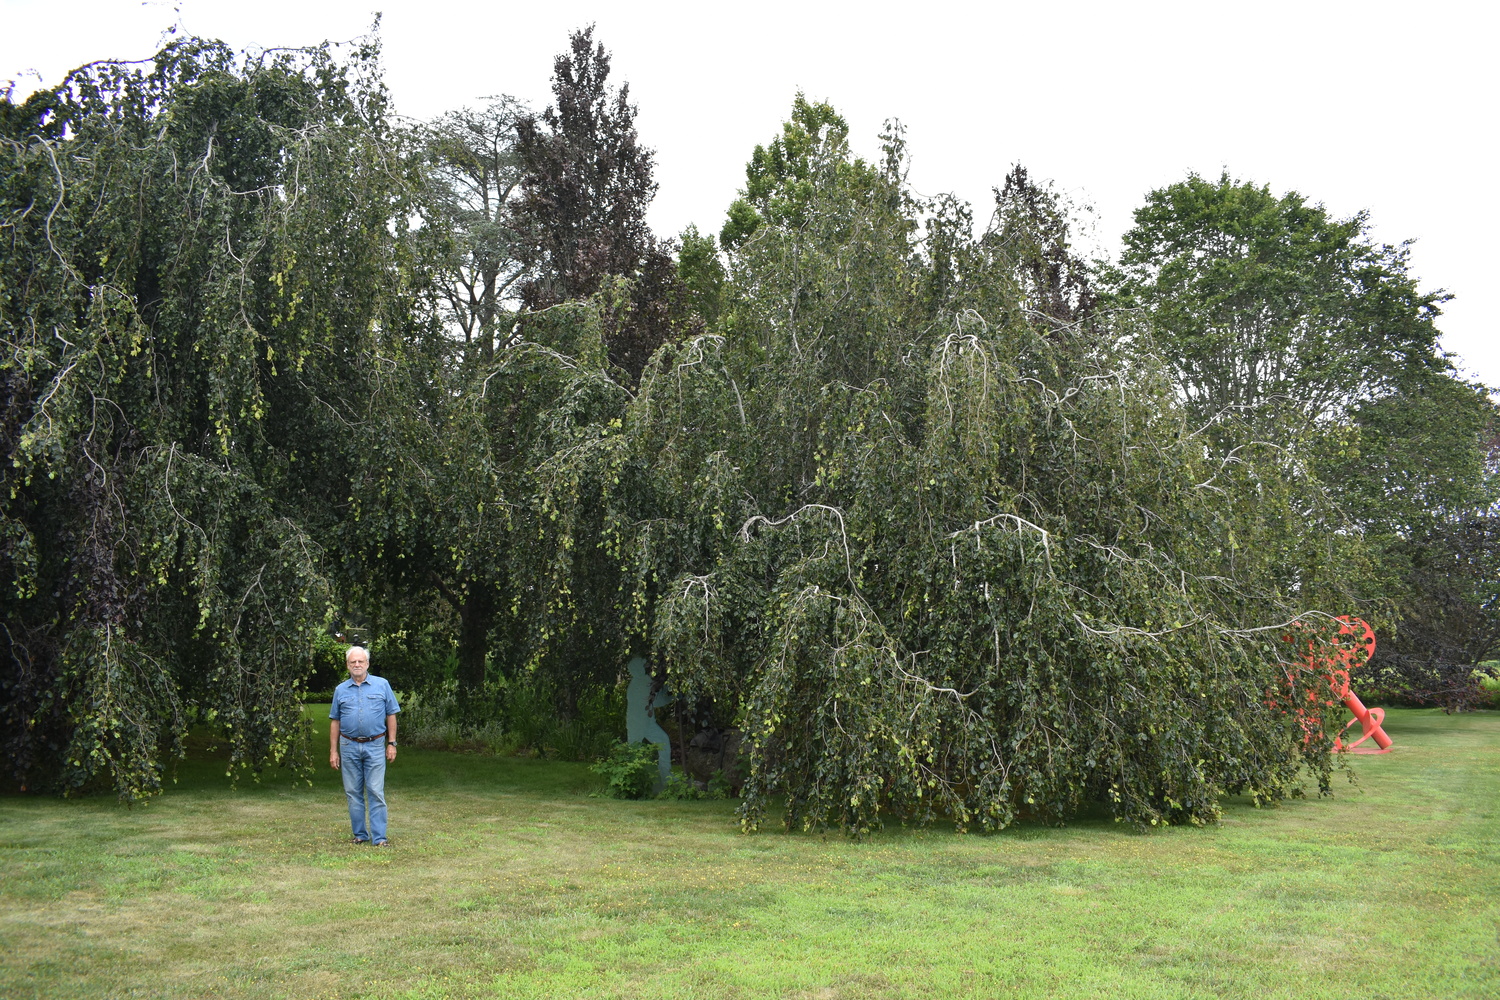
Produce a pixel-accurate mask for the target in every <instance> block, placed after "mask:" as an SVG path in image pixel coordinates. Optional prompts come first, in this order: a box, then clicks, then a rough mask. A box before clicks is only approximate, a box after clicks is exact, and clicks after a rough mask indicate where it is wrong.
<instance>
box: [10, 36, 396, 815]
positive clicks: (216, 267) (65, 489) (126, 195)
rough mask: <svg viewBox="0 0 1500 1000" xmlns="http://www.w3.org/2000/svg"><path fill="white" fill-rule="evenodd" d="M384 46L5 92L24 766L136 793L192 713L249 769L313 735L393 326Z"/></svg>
mask: <svg viewBox="0 0 1500 1000" xmlns="http://www.w3.org/2000/svg"><path fill="white" fill-rule="evenodd" d="M373 59H374V52H373V51H371V50H368V49H364V50H360V51H358V52H356V53H354V54H353V56H352V58H351V59H350V60H349V61H347V62H345V63H340V62H339V61H337V60H336V59H334V57H333V54H332V53H331V52H330V51H328V50H326V49H320V50H315V51H311V52H279V53H268V54H266V55H264V56H261V57H257V58H241V57H239V56H236V55H235V54H234V53H232V52H231V51H229V50H227V49H225V48H224V47H222V46H220V45H217V44H208V43H201V42H197V41H185V42H179V43H175V44H173V45H171V46H169V47H168V48H167V49H165V50H163V51H162V52H161V53H160V54H159V55H158V56H157V57H156V58H155V60H154V61H152V62H150V63H149V64H146V65H141V66H138V65H120V64H98V65H94V66H90V67H85V68H84V69H81V70H78V71H76V72H75V73H73V74H72V75H71V76H69V78H68V79H67V80H66V81H65V82H64V83H63V84H62V86H60V87H59V88H57V89H56V90H54V91H52V92H47V93H41V94H38V95H36V96H34V97H32V98H31V99H30V100H29V101H27V102H26V103H25V104H24V105H20V106H14V105H7V106H6V115H5V127H6V134H5V135H4V136H3V137H0V156H3V157H4V161H5V163H4V167H3V169H0V240H3V246H4V250H3V255H0V336H3V337H4V341H5V343H4V349H5V352H4V357H3V360H0V378H3V379H4V383H5V414H6V415H5V421H4V431H3V443H4V451H5V462H4V471H3V473H0V475H3V477H4V487H5V490H4V494H3V496H0V502H3V504H4V509H3V515H0V516H3V524H4V534H5V538H6V543H5V561H4V573H5V581H4V586H3V591H0V601H3V602H4V611H3V614H4V624H5V628H6V630H7V632H8V639H9V643H8V652H7V655H6V656H5V658H4V661H3V663H0V684H3V690H4V692H5V694H4V701H3V708H0V712H3V728H4V741H5V749H6V754H7V758H8V759H9V760H10V761H11V762H12V767H13V769H14V772H15V773H16V775H17V776H18V777H19V778H20V780H21V781H22V782H23V783H24V784H25V785H27V786H29V787H38V788H58V789H80V788H85V787H88V786H91V785H93V784H96V783H104V784H108V785H112V786H113V787H114V788H116V789H117V790H118V791H119V792H120V794H121V795H123V796H126V797H133V796H136V795H139V794H142V793H145V792H148V791H150V790H152V789H154V788H156V787H158V786H159V784H160V780H161V767H162V761H163V757H164V755H165V753H166V752H168V751H169V750H170V748H171V747H172V746H173V744H174V742H175V741H177V740H179V739H180V737H181V735H182V733H183V729H184V721H185V718H186V717H187V716H189V715H192V716H196V717H197V718H199V719H203V720H206V721H209V722H211V723H212V724H213V725H214V726H215V727H216V728H217V729H218V730H219V731H220V732H221V733H222V735H223V737H224V739H225V740H226V741H227V742H228V744H229V746H230V747H231V759H232V761H233V762H234V763H235V764H236V765H242V766H253V767H256V768H259V767H261V766H263V765H264V764H266V763H270V762H275V761H282V760H286V759H288V758H289V757H290V756H292V755H294V754H295V752H296V750H297V748H298V747H299V746H300V742H301V741H300V739H298V738H297V736H296V733H297V728H298V725H299V719H300V710H299V707H298V700H299V699H298V688H299V685H300V684H301V682H302V679H303V678H304V676H305V675H306V673H307V667H308V647H309V641H310V636H311V634H312V633H313V632H314V631H315V630H316V629H318V628H319V627H320V626H321V624H322V621H323V617H324V612H325V608H326V605H327V599H328V592H329V577H328V572H327V570H326V567H325V565H324V557H323V554H322V542H323V540H324V539H325V538H326V537H327V536H326V534H325V531H326V529H327V528H328V526H330V525H332V524H334V523H335V522H336V519H337V515H336V511H335V510H333V509H331V506H330V505H331V504H335V503H336V502H337V501H338V500H340V499H342V496H344V495H346V493H347V490H346V488H345V487H344V485H343V479H344V478H345V466H344V458H345V453H344V439H345V433H344V432H345V429H346V428H347V426H348V424H349V422H350V420H351V418H353V417H354V415H357V414H358V413H360V412H361V410H362V409H363V406H362V402H361V397H362V392H361V384H362V383H361V373H360V372H359V370H358V369H359V367H360V365H361V364H362V363H363V361H364V360H365V359H368V358H370V357H372V356H373V355H374V354H375V353H376V352H377V351H378V350H379V348H378V347H377V346H376V342H377V341H378V340H379V339H380V338H381V335H382V334H383V333H385V332H388V331H393V330H399V329H400V327H401V324H402V322H403V319H402V316H401V311H402V308H403V296H402V295H401V294H400V275H399V268H398V267H396V265H395V260H396V258H397V256H398V255H399V247H400V241H399V228H400V220H401V219H402V217H403V213H402V211H401V207H400V191H401V189H402V187H403V181H402V179H401V175H400V174H401V165H400V164H399V163H397V162H394V161H393V160H392V158H391V155H390V151H389V149H388V148H387V147H386V145H385V144H384V143H382V142H381V141H380V137H381V134H382V130H383V128H384V125H383V121H384V116H385V100H384V95H383V92H382V90H381V89H380V86H379V81H378V77H375V76H373V75H371V71H372V70H373V65H372V63H373ZM393 227H394V231H395V233H396V236H397V238H393Z"/></svg>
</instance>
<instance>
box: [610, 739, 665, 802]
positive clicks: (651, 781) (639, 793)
mask: <svg viewBox="0 0 1500 1000" xmlns="http://www.w3.org/2000/svg"><path fill="white" fill-rule="evenodd" d="M659 760H660V755H659V751H658V750H657V749H656V745H655V744H654V743H650V742H647V741H646V740H642V741H641V742H639V743H626V742H625V741H624V740H621V741H620V742H618V743H616V744H615V745H614V747H613V748H612V749H611V750H610V751H609V754H608V756H606V757H604V758H603V759H602V760H600V761H598V762H597V763H595V764H594V766H593V767H591V768H590V770H591V771H593V772H594V773H595V774H597V775H599V776H600V777H601V778H603V779H604V787H605V791H607V792H608V793H609V794H610V795H612V796H614V797H615V798H617V799H644V798H645V797H646V796H648V795H650V794H651V790H652V789H653V788H655V787H656V778H657V775H658V774H659V773H660V772H659V770H658V769H659V767H660V764H659ZM673 777H676V775H673ZM669 783H670V782H669Z"/></svg>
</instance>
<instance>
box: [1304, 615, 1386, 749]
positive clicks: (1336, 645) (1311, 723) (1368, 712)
mask: <svg viewBox="0 0 1500 1000" xmlns="http://www.w3.org/2000/svg"><path fill="white" fill-rule="evenodd" d="M1334 621H1335V622H1337V623H1338V631H1337V632H1333V633H1331V634H1330V633H1327V632H1324V633H1322V634H1317V635H1310V634H1308V633H1310V632H1312V629H1310V628H1308V627H1306V626H1302V627H1301V628H1302V636H1305V637H1306V638H1305V642H1306V643H1307V653H1306V657H1305V659H1304V662H1305V663H1306V666H1304V667H1302V668H1301V670H1302V671H1306V672H1310V673H1312V674H1314V675H1315V676H1317V677H1319V678H1321V679H1322V680H1323V681H1325V682H1326V683H1327V685H1328V690H1329V691H1330V692H1331V693H1332V694H1333V697H1334V698H1335V699H1337V701H1341V702H1343V703H1344V705H1345V706H1346V707H1347V708H1348V709H1349V711H1351V712H1353V713H1354V718H1352V719H1350V720H1349V721H1348V722H1347V723H1345V724H1344V728H1343V729H1341V730H1339V734H1338V735H1337V736H1335V737H1334V739H1333V749H1334V750H1335V751H1340V750H1347V751H1348V752H1350V753H1385V752H1386V751H1387V750H1389V749H1390V748H1391V738H1390V737H1389V736H1388V735H1386V732H1385V730H1384V729H1383V728H1382V724H1383V723H1384V722H1385V709H1383V708H1366V707H1365V705H1364V703H1363V702H1361V701H1360V700H1359V696H1358V695H1356V694H1355V693H1354V692H1353V691H1351V690H1350V689H1349V671H1351V670H1353V669H1354V668H1355V667H1357V666H1360V665H1362V664H1365V663H1368V662H1370V657H1372V656H1374V655H1375V630H1374V629H1372V628H1370V626H1369V625H1368V624H1367V623H1366V622H1364V621H1363V620H1361V619H1359V618H1354V617H1351V616H1349V615H1344V616H1342V617H1339V618H1336V619H1334ZM1299 625H1300V623H1299ZM1284 638H1285V639H1286V641H1288V642H1295V641H1297V639H1298V638H1300V636H1297V637H1294V636H1291V635H1288V636H1285V637H1284ZM1299 672H1301V671H1299ZM1298 680H1299V678H1296V677H1294V676H1293V675H1292V674H1291V672H1290V671H1288V673H1287V681H1288V692H1289V693H1293V694H1294V693H1295V692H1297V691H1298V690H1299V689H1300V688H1301V687H1302V685H1301V684H1299V683H1297V682H1298ZM1318 687H1320V685H1316V684H1315V685H1313V686H1311V687H1309V688H1308V689H1307V690H1306V695H1305V700H1303V699H1298V698H1295V694H1294V700H1293V703H1292V704H1293V707H1294V710H1295V711H1296V713H1297V716H1298V718H1299V719H1300V720H1301V722H1302V732H1303V737H1302V738H1303V740H1304V741H1307V740H1311V739H1312V738H1313V736H1314V735H1315V734H1316V733H1318V732H1321V731H1322V728H1323V720H1322V716H1321V714H1320V712H1319V709H1321V708H1323V707H1332V706H1333V705H1334V704H1336V702H1335V701H1331V700H1328V699H1327V698H1326V696H1324V695H1322V694H1321V692H1320V691H1319V690H1318ZM1356 722H1357V723H1359V724H1360V728H1361V730H1362V732H1361V734H1360V737H1359V739H1357V740H1355V741H1354V742H1353V743H1349V744H1347V745H1346V744H1345V743H1344V734H1345V733H1347V732H1348V731H1349V729H1350V727H1352V726H1353V725H1354V724H1355V723H1356ZM1370 739H1374V741H1375V745H1374V746H1361V744H1363V743H1364V742H1365V741H1366V740H1370Z"/></svg>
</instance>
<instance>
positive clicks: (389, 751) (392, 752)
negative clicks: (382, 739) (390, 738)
mask: <svg viewBox="0 0 1500 1000" xmlns="http://www.w3.org/2000/svg"><path fill="white" fill-rule="evenodd" d="M385 759H386V763H390V762H391V761H393V760H395V759H396V745H395V744H394V743H387V744H386V745H385Z"/></svg>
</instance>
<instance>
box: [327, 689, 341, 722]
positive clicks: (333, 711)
mask: <svg viewBox="0 0 1500 1000" xmlns="http://www.w3.org/2000/svg"><path fill="white" fill-rule="evenodd" d="M328 717H329V718H330V719H337V718H338V717H339V692H338V689H337V688H334V691H333V701H332V703H330V704H329V706H328Z"/></svg>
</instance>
